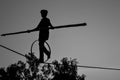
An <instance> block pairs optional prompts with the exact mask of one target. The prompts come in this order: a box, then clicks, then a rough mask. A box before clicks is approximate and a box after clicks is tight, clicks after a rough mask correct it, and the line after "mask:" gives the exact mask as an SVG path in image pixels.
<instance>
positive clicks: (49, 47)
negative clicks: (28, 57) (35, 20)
mask: <svg viewBox="0 0 120 80" xmlns="http://www.w3.org/2000/svg"><path fill="white" fill-rule="evenodd" d="M37 41H38V40H35V41H34V42H33V43H32V44H31V49H30V51H31V53H33V50H32V49H33V46H34V44H35V43H36V42H37ZM38 42H39V41H38ZM45 44H46V45H47V46H48V49H49V50H48V51H49V52H50V54H51V48H50V46H49V44H48V43H47V42H45ZM46 61H47V60H45V62H46Z"/></svg>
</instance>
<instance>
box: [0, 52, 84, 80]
mask: <svg viewBox="0 0 120 80" xmlns="http://www.w3.org/2000/svg"><path fill="white" fill-rule="evenodd" d="M77 63H78V62H77V61H76V59H70V60H68V58H67V57H66V58H63V59H62V60H61V61H60V62H58V61H57V60H54V61H53V62H52V63H39V59H38V58H37V57H36V56H35V55H34V54H33V53H28V54H27V55H26V62H22V61H18V62H17V63H14V64H11V65H10V66H8V67H7V68H3V67H2V68H0V80H84V79H85V75H84V74H83V75H81V76H80V75H78V73H77Z"/></svg>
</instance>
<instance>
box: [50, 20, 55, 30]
mask: <svg viewBox="0 0 120 80" xmlns="http://www.w3.org/2000/svg"><path fill="white" fill-rule="evenodd" d="M49 22H50V21H49ZM50 29H54V27H53V25H52V24H51V22H50Z"/></svg>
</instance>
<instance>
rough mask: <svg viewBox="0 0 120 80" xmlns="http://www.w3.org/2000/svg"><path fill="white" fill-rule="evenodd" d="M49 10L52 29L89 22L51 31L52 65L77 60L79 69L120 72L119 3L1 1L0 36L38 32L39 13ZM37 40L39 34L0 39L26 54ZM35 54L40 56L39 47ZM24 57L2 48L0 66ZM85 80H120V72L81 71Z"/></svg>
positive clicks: (104, 0)
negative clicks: (96, 67) (63, 60)
mask: <svg viewBox="0 0 120 80" xmlns="http://www.w3.org/2000/svg"><path fill="white" fill-rule="evenodd" d="M41 9H47V10H48V18H50V20H51V23H52V24H53V26H59V25H65V24H75V23H83V22H86V23H87V24H88V25H87V26H86V27H76V28H67V29H59V30H58V29H57V30H51V31H50V38H49V40H48V43H49V45H50V47H51V49H52V55H51V59H50V60H49V62H51V61H53V60H55V59H57V60H60V59H62V58H63V57H68V58H70V57H71V58H77V60H78V62H79V64H80V65H89V66H101V67H115V68H120V63H119V61H120V58H119V57H120V1H119V0H0V34H3V33H8V32H16V31H23V30H28V29H33V28H35V27H36V26H37V25H38V23H39V21H40V20H41V16H40V13H39V12H40V10H41ZM36 39H38V32H33V33H29V34H20V35H13V36H7V37H0V44H2V45H5V46H7V47H9V48H11V49H14V50H16V51H18V52H21V53H23V54H27V53H28V52H30V46H31V44H32V42H33V41H34V40H36ZM33 51H34V52H35V54H36V55H39V53H38V45H37V43H36V44H35V46H34V48H33ZM18 60H23V61H24V60H25V59H24V58H23V57H21V56H19V55H17V54H15V53H12V52H10V51H8V50H5V49H3V48H0V66H1V67H4V66H8V65H10V64H12V63H15V62H17V61H18ZM79 72H80V74H82V73H84V74H86V75H87V77H86V80H119V79H120V71H108V70H98V69H85V68H79Z"/></svg>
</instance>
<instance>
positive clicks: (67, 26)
mask: <svg viewBox="0 0 120 80" xmlns="http://www.w3.org/2000/svg"><path fill="white" fill-rule="evenodd" d="M86 25H87V24H86V23H79V24H70V25H62V26H55V27H54V28H49V29H60V28H69V27H80V26H86ZM34 31H39V30H26V31H20V32H13V33H6V34H2V35H1V36H8V35H15V34H21V33H30V32H34Z"/></svg>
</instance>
